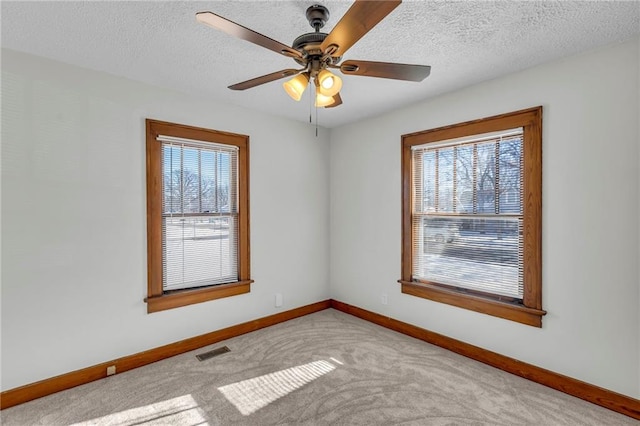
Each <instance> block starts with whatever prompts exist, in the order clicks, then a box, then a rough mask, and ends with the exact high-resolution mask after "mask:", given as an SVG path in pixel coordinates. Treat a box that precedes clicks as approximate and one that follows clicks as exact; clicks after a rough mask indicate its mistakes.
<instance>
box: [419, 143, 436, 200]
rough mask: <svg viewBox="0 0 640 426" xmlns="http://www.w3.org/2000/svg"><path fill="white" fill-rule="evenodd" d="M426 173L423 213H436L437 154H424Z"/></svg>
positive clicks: (429, 152)
mask: <svg viewBox="0 0 640 426" xmlns="http://www.w3.org/2000/svg"><path fill="white" fill-rule="evenodd" d="M422 161H423V165H422V167H423V173H424V176H423V177H424V179H423V180H424V208H423V209H422V211H423V212H435V211H436V153H435V151H427V152H425V153H423V154H422Z"/></svg>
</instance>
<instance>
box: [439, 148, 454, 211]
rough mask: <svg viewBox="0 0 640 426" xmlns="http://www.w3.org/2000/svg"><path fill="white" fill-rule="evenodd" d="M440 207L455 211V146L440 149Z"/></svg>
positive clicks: (440, 209) (442, 209) (444, 209)
mask: <svg viewBox="0 0 640 426" xmlns="http://www.w3.org/2000/svg"><path fill="white" fill-rule="evenodd" d="M437 152H438V155H437V158H438V209H437V211H439V212H447V213H451V212H453V165H454V163H453V148H442V149H439V150H438V151H437Z"/></svg>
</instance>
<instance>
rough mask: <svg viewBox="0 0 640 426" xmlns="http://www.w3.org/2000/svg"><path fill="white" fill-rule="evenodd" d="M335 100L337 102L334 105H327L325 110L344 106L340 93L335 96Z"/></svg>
mask: <svg viewBox="0 0 640 426" xmlns="http://www.w3.org/2000/svg"><path fill="white" fill-rule="evenodd" d="M333 100H334V101H335V102H334V103H332V104H331V105H327V106H326V107H325V108H335V107H337V106H338V105H342V98H341V97H340V93H336V94H335V95H334V96H333Z"/></svg>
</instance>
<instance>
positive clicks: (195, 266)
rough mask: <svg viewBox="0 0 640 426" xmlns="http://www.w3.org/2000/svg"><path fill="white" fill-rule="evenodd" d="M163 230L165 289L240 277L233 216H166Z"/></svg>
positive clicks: (208, 283) (219, 281)
mask: <svg viewBox="0 0 640 426" xmlns="http://www.w3.org/2000/svg"><path fill="white" fill-rule="evenodd" d="M162 230H163V234H164V239H163V250H162V251H163V268H164V271H163V272H164V273H163V277H164V283H163V287H164V289H165V290H176V289H181V288H190V287H200V286H207V285H213V284H220V283H225V282H230V281H236V280H237V270H236V261H235V259H236V246H237V243H236V227H235V220H234V218H233V217H231V216H223V217H220V216H198V217H166V218H164V219H163V225H162Z"/></svg>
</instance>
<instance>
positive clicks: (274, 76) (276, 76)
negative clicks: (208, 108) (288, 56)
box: [229, 68, 304, 90]
mask: <svg viewBox="0 0 640 426" xmlns="http://www.w3.org/2000/svg"><path fill="white" fill-rule="evenodd" d="M300 71H301V70H294V69H291V68H289V69H286V70H280V71H276V72H272V73H271V74H267V75H263V76H260V77H256V78H252V79H251V80H247V81H243V82H241V83H236V84H234V85H233V86H229V89H231V90H246V89H251V88H252V87H256V86H260V85H261V84H265V83H269V82H271V81H275V80H280V79H281V78H285V77H289V76H292V75H296V74H298V73H300ZM302 71H304V70H302Z"/></svg>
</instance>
